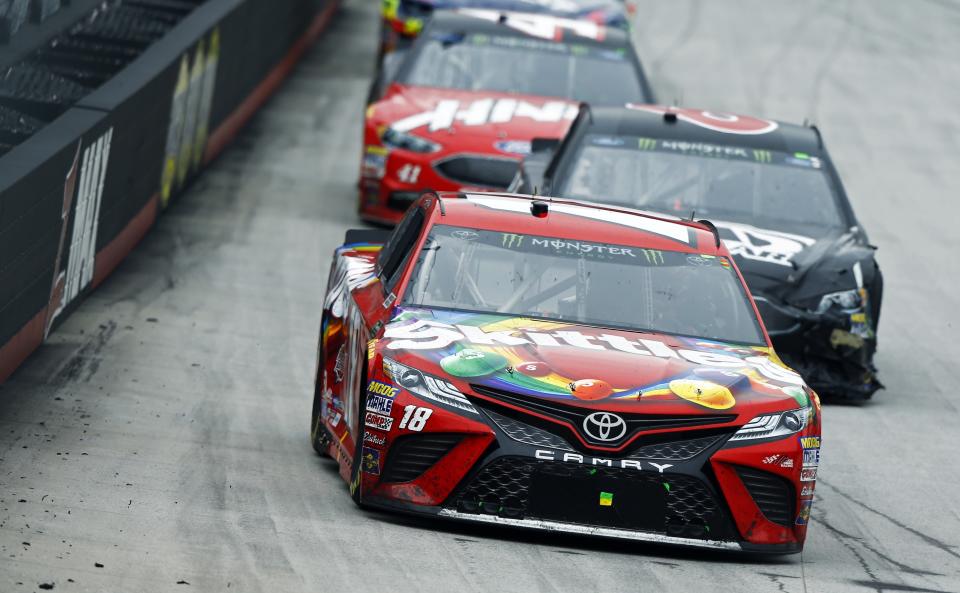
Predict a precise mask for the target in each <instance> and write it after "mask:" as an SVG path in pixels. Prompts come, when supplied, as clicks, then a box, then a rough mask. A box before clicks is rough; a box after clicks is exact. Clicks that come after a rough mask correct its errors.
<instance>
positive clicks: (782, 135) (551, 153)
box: [511, 105, 883, 401]
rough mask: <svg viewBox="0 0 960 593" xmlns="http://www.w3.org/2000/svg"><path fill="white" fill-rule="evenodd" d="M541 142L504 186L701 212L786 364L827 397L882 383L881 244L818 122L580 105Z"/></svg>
mask: <svg viewBox="0 0 960 593" xmlns="http://www.w3.org/2000/svg"><path fill="white" fill-rule="evenodd" d="M537 147H538V148H542V150H540V151H538V152H536V153H534V154H531V155H529V156H528V157H527V158H526V160H525V161H524V163H523V165H522V167H521V172H520V173H519V175H518V176H517V178H516V179H515V180H514V183H513V184H512V186H511V189H512V190H515V191H522V192H534V191H541V192H543V193H546V194H550V195H558V196H564V197H568V198H575V199H593V198H594V197H596V198H595V199H597V200H599V201H602V202H603V203H606V204H614V205H618V206H626V207H631V208H639V209H643V210H648V211H654V212H660V213H666V214H671V215H676V216H679V217H683V218H686V217H691V216H694V213H695V215H696V216H703V217H707V218H709V219H710V220H711V221H712V222H713V224H715V225H716V226H717V228H718V229H719V231H720V236H721V238H722V239H723V241H724V243H725V244H726V246H727V248H728V249H729V250H730V253H731V254H733V257H734V259H735V260H736V261H737V265H738V266H739V268H740V270H741V271H742V272H743V275H744V277H745V278H746V280H747V284H748V285H749V287H750V291H751V293H752V294H753V297H754V299H755V300H756V302H757V306H758V307H759V309H760V313H761V315H762V316H763V320H764V323H765V324H766V328H767V332H768V333H769V335H770V337H771V338H772V339H773V344H774V346H775V347H776V349H777V352H778V353H779V354H780V356H781V357H783V360H784V361H785V362H786V363H787V364H788V365H789V366H790V367H791V368H794V369H796V370H797V371H799V372H800V373H801V374H802V375H803V377H804V378H805V379H806V381H807V383H809V384H810V386H811V387H813V388H814V389H816V390H817V391H818V392H819V393H820V394H821V395H823V396H824V397H828V396H829V397H832V398H835V399H846V400H850V401H862V400H865V399H868V398H870V397H871V396H872V395H873V393H874V392H875V391H877V389H880V388H882V385H881V383H880V381H879V380H878V379H877V371H876V368H875V367H874V363H873V357H874V353H875V352H876V349H877V324H878V323H879V321H880V303H881V300H882V298H883V276H882V275H881V273H880V267H879V265H878V264H877V261H876V259H875V257H874V253H875V251H876V248H875V247H874V246H873V245H871V244H870V242H869V240H868V238H867V233H866V230H865V229H864V228H863V226H862V225H861V224H860V223H859V222H858V220H857V217H856V216H855V215H854V212H853V208H852V207H851V205H850V201H849V200H848V199H847V196H846V193H845V192H844V189H843V184H842V183H841V182H840V177H839V175H838V174H837V171H836V169H835V167H834V166H833V162H832V161H831V160H830V155H829V154H828V153H827V149H826V147H825V146H824V143H823V138H822V137H821V135H820V131H819V130H818V129H817V128H816V127H813V126H798V125H790V124H785V123H780V122H775V121H770V120H765V119H759V118H755V117H747V116H743V115H732V114H727V113H717V112H710V111H701V110H698V109H680V108H673V107H662V106H658V105H629V106H627V107H626V108H623V107H620V108H596V109H592V110H588V109H587V108H584V110H583V112H582V113H581V114H580V116H579V117H578V119H577V121H576V123H575V124H574V125H573V126H572V127H571V130H570V133H569V134H568V135H567V137H566V138H565V139H564V140H563V142H562V143H560V144H559V145H558V143H556V142H553V143H544V142H540V143H538V144H537ZM600 196H602V197H600Z"/></svg>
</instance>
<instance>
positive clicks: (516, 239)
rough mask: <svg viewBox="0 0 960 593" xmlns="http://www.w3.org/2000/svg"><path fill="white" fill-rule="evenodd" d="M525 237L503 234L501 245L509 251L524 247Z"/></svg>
mask: <svg viewBox="0 0 960 593" xmlns="http://www.w3.org/2000/svg"><path fill="white" fill-rule="evenodd" d="M523 239H524V235H516V234H514V233H503V237H502V238H501V244H502V245H503V247H506V248H507V249H513V248H514V247H518V248H519V247H520V246H521V245H523Z"/></svg>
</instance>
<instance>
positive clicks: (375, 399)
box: [367, 395, 393, 415]
mask: <svg viewBox="0 0 960 593" xmlns="http://www.w3.org/2000/svg"><path fill="white" fill-rule="evenodd" d="M367 409H368V410H370V411H371V412H376V413H377V414H384V415H389V414H390V412H391V411H392V410H393V400H392V399H390V398H388V397H383V396H381V395H370V396H367Z"/></svg>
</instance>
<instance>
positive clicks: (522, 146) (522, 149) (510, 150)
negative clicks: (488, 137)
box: [493, 140, 530, 154]
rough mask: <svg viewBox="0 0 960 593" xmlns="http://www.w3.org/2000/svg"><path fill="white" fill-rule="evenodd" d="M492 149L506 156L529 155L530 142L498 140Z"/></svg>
mask: <svg viewBox="0 0 960 593" xmlns="http://www.w3.org/2000/svg"><path fill="white" fill-rule="evenodd" d="M493 147H494V148H496V149H497V150H499V151H500V152H505V153H507V154H530V142H529V141H527V140H500V141H498V142H494V143H493Z"/></svg>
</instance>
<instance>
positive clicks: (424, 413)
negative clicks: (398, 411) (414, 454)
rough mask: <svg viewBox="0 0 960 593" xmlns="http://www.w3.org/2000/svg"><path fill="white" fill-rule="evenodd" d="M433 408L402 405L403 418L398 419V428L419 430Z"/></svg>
mask: <svg viewBox="0 0 960 593" xmlns="http://www.w3.org/2000/svg"><path fill="white" fill-rule="evenodd" d="M431 414H433V410H431V409H430V408H420V407H417V406H404V408H403V420H401V421H400V428H407V429H409V430H412V431H414V432H420V431H421V430H423V427H424V426H426V425H427V420H428V419H429V418H430V415H431Z"/></svg>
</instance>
